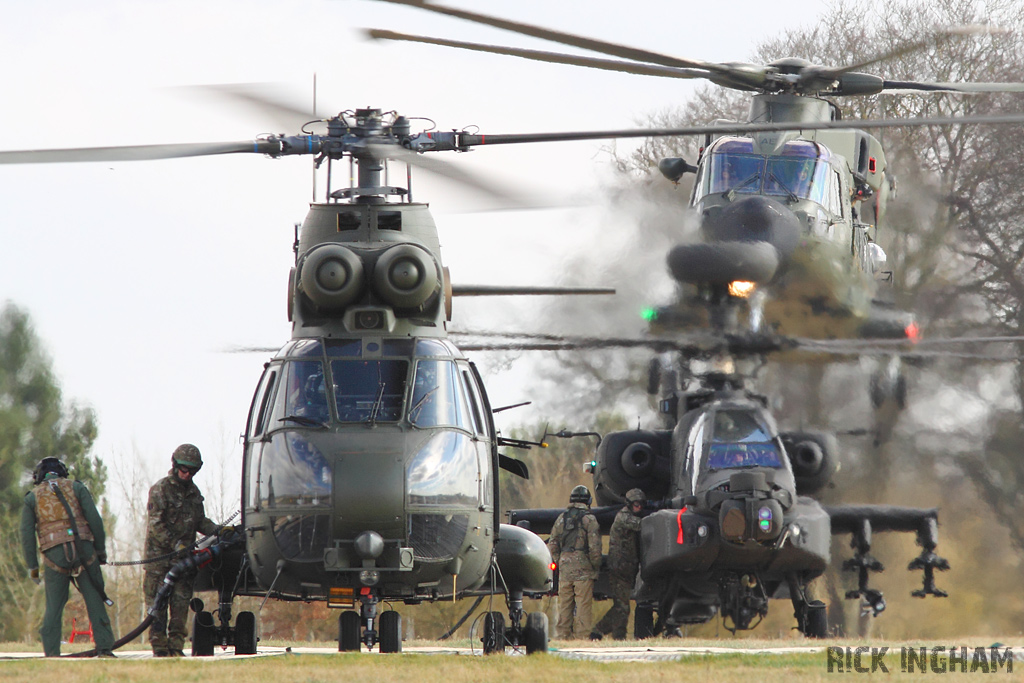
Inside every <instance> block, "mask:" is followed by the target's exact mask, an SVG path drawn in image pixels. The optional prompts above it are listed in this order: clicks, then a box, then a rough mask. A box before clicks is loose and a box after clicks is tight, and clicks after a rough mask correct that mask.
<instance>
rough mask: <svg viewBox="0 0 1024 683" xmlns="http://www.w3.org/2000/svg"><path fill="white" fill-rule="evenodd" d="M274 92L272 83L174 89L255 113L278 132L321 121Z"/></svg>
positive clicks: (211, 85) (189, 86) (297, 128)
mask: <svg viewBox="0 0 1024 683" xmlns="http://www.w3.org/2000/svg"><path fill="white" fill-rule="evenodd" d="M277 89H279V88H275V84H273V83H218V84H210V85H188V86H181V87H179V88H174V90H175V91H178V92H183V93H185V94H187V95H191V96H193V97H196V98H199V99H204V100H205V99H209V98H211V97H214V98H217V99H220V100H228V101H230V102H234V103H236V104H239V105H241V106H242V107H245V108H247V109H250V110H255V111H257V112H258V113H259V114H261V115H263V116H264V117H266V118H267V119H268V120H269V121H271V122H272V123H274V124H275V125H276V126H278V129H279V130H299V129H300V128H302V126H303V125H305V124H307V123H310V122H313V121H319V120H320V118H319V117H317V115H316V114H315V113H313V112H311V111H307V110H306V109H304V108H302V107H299V106H296V105H294V104H291V103H289V102H286V101H285V100H284V99H282V98H281V97H279V96H275V95H274V90H277Z"/></svg>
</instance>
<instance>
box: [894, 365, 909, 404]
mask: <svg viewBox="0 0 1024 683" xmlns="http://www.w3.org/2000/svg"><path fill="white" fill-rule="evenodd" d="M895 393H896V405H897V406H899V408H900V410H903V409H904V408H906V407H907V378H906V377H904V376H903V373H902V372H901V373H900V374H899V375H897V376H896V389H895Z"/></svg>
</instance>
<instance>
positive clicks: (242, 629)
mask: <svg viewBox="0 0 1024 683" xmlns="http://www.w3.org/2000/svg"><path fill="white" fill-rule="evenodd" d="M235 654H236V655H254V654H256V615H255V614H253V613H252V612H239V613H238V616H237V617H235Z"/></svg>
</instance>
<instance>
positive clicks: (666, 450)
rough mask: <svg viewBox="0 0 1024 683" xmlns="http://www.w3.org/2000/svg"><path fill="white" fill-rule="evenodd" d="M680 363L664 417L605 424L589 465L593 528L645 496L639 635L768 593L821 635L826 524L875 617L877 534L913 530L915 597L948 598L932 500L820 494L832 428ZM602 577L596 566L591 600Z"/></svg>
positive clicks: (809, 632) (733, 351)
mask: <svg viewBox="0 0 1024 683" xmlns="http://www.w3.org/2000/svg"><path fill="white" fill-rule="evenodd" d="M576 341H577V342H578V341H579V340H576ZM563 343H574V342H573V341H571V340H564V342H563ZM621 345H626V343H625V342H624V341H623V342H622V343H621ZM655 345H656V346H657V345H658V344H655ZM496 346H497V345H488V344H467V347H468V348H479V349H487V348H495V347H496ZM519 348H528V346H524V345H520V346H519ZM660 349H661V350H662V351H666V350H668V349H667V347H665V346H663V345H661V346H660ZM778 349H779V347H778V345H777V344H776V339H775V338H765V337H757V336H750V335H747V336H735V337H729V338H728V339H725V340H718V341H716V342H714V343H712V344H710V345H708V344H706V343H701V344H698V345H694V346H687V347H683V346H677V347H676V349H675V351H676V352H678V354H679V359H680V362H681V363H683V362H684V361H685V362H687V363H688V362H690V361H694V360H695V359H700V360H702V361H706V360H707V359H709V358H716V357H718V356H720V355H721V354H722V353H725V354H727V355H729V356H730V357H733V358H743V357H746V356H750V355H762V354H764V353H767V352H770V351H774V350H778ZM684 364H685V363H684ZM679 370H680V371H682V373H684V376H686V377H688V379H687V380H686V381H684V382H679V381H673V382H672V384H669V383H668V382H667V381H666V382H665V383H664V385H663V387H662V388H663V390H664V391H665V393H664V394H663V398H662V399H661V401H660V413H661V416H662V418H664V421H665V428H664V429H653V430H651V429H648V430H643V429H635V430H627V431H621V432H614V433H611V434H607V435H605V436H604V437H603V438H602V439H601V441H600V444H599V446H598V449H597V456H596V459H595V460H593V461H592V462H590V463H587V470H588V471H590V472H592V473H593V476H594V484H593V488H594V496H595V505H596V506H598V507H595V508H594V509H593V511H594V513H595V515H596V516H597V519H598V521H599V522H600V524H601V528H602V532H604V533H608V531H609V530H610V527H611V523H612V521H613V520H614V517H615V514H616V512H618V510H619V509H620V508H621V506H622V504H623V501H624V500H625V494H626V492H627V491H629V490H630V489H633V488H640V489H642V490H643V491H644V492H645V494H646V495H647V496H648V499H649V504H648V506H647V514H646V516H645V517H644V519H643V521H642V522H641V543H640V556H641V564H640V572H639V574H638V576H637V580H636V585H635V587H634V592H633V598H634V599H635V600H636V601H637V609H636V612H635V617H634V619H635V622H634V633H635V635H636V637H637V638H647V637H650V636H652V635H657V634H659V633H674V632H676V630H677V629H678V628H679V627H680V626H683V625H686V624H699V623H704V622H707V621H709V620H711V619H712V618H714V617H715V616H716V615H718V614H719V613H720V614H721V615H722V617H723V619H724V620H725V625H726V627H727V628H728V629H729V630H731V631H733V632H735V631H738V630H746V629H751V628H754V627H756V626H757V625H758V623H760V621H761V619H762V618H763V617H765V616H766V615H767V613H768V608H769V600H770V599H773V598H789V599H790V600H791V602H792V605H793V609H794V616H795V617H796V621H797V628H798V629H799V630H800V631H801V632H802V633H804V634H805V635H806V636H808V637H813V638H821V637H824V636H826V635H827V622H826V616H825V604H824V603H823V602H821V601H820V600H814V599H812V598H811V596H810V594H809V591H808V585H809V584H810V582H811V581H813V580H814V579H815V578H817V577H819V576H820V575H821V574H823V573H824V572H825V570H826V569H827V568H828V566H829V564H830V560H831V557H830V555H831V551H830V547H831V541H832V537H833V536H834V535H836V534H851V535H852V537H853V540H852V542H851V547H852V548H853V549H854V556H853V557H852V558H850V559H848V560H846V561H844V563H843V569H845V570H851V571H856V572H857V578H858V582H857V588H856V589H855V590H851V591H849V592H847V594H846V597H847V598H850V599H860V600H861V602H862V604H864V605H865V606H867V607H868V608H869V609H870V611H871V612H872V613H873V614H874V615H878V614H879V613H880V612H881V611H882V610H884V609H885V599H884V597H883V595H882V593H881V591H879V590H877V589H874V588H872V587H871V586H870V585H869V576H870V574H871V573H872V572H878V571H881V570H882V569H883V566H882V564H881V563H880V562H879V561H878V560H877V559H875V558H874V557H873V556H872V555H871V554H870V551H871V541H872V534H873V533H875V532H885V531H903V532H913V533H916V535H917V543H918V545H920V546H921V548H922V551H921V554H920V556H918V557H917V558H916V559H915V560H913V561H912V562H911V563H910V566H909V569H912V570H914V569H920V570H922V571H923V573H924V574H923V586H922V588H921V589H920V590H917V591H914V592H913V595H914V596H917V597H924V596H926V595H934V596H937V597H945V596H946V593H945V592H944V591H942V590H939V589H938V588H937V587H936V585H935V576H934V573H935V571H941V570H946V569H948V568H949V564H948V562H946V560H945V559H943V558H941V557H939V556H938V555H937V554H936V553H935V548H936V545H937V543H938V513H937V510H936V509H919V508H908V507H896V506H887V505H836V506H825V505H821V504H820V503H819V502H818V501H817V500H815V499H814V498H813V497H812V496H813V495H814V494H815V493H817V492H819V491H821V489H822V488H824V487H825V486H826V485H828V484H829V482H830V480H831V478H832V476H833V474H834V473H835V472H836V470H837V469H838V464H839V453H838V446H837V441H836V438H835V436H834V435H832V434H830V433H827V432H816V431H787V432H782V431H779V429H778V427H777V426H776V422H775V419H774V418H773V416H772V414H771V413H770V411H769V410H768V409H767V399H766V397H764V396H762V395H759V394H756V393H754V392H752V391H750V390H748V389H746V387H745V386H744V378H743V376H742V375H738V374H726V373H724V372H708V373H695V372H692V371H691V370H688V369H686V368H682V367H681V368H679ZM673 379H675V378H673ZM555 436H564V437H571V436H574V434H573V433H571V432H565V431H563V432H559V433H557V434H555ZM561 512H562V510H560V509H540V510H512V511H510V512H509V520H510V522H512V523H514V524H518V525H521V526H525V527H526V528H528V529H530V530H532V531H535V532H537V533H550V530H551V526H552V525H553V523H554V521H555V519H556V518H557V516H558V515H559V514H560V513H561ZM605 581H607V575H606V570H602V576H601V577H600V578H599V579H598V582H597V586H596V588H595V594H596V595H597V596H598V597H602V596H601V595H600V593H601V589H602V585H606V584H605V583H604V582H605ZM655 613H656V614H657V622H656V623H655V621H654V614H655Z"/></svg>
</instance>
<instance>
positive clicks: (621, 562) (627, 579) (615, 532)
mask: <svg viewBox="0 0 1024 683" xmlns="http://www.w3.org/2000/svg"><path fill="white" fill-rule="evenodd" d="M644 498H645V496H644V492H643V491H642V490H640V489H630V490H629V491H627V492H626V504H625V505H624V506H623V507H622V509H621V510H619V512H618V514H616V515H615V521H614V522H612V530H611V535H610V538H609V544H608V583H609V587H610V589H611V594H612V606H611V609H609V610H608V611H607V612H606V613H605V615H604V617H602V618H601V621H599V622H597V626H595V627H594V630H593V631H592V632H591V633H590V639H591V640H601V638H602V637H603V634H605V633H611V634H612V638H614V639H615V640H625V639H626V624H627V622H628V621H629V596H630V594H631V593H632V592H633V584H634V583H636V572H637V570H638V569H639V568H640V512H641V511H642V510H643V505H644Z"/></svg>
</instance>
